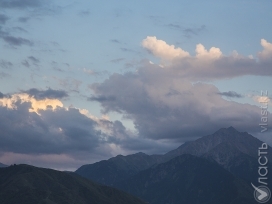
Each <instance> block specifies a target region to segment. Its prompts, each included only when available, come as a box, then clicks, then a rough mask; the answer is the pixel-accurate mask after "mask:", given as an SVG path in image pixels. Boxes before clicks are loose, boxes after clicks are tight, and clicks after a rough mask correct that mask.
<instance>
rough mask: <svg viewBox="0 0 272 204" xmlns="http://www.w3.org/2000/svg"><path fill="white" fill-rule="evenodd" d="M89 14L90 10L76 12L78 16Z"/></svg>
mask: <svg viewBox="0 0 272 204" xmlns="http://www.w3.org/2000/svg"><path fill="white" fill-rule="evenodd" d="M90 14H91V12H90V11H89V10H83V11H80V12H78V15H80V16H89V15H90Z"/></svg>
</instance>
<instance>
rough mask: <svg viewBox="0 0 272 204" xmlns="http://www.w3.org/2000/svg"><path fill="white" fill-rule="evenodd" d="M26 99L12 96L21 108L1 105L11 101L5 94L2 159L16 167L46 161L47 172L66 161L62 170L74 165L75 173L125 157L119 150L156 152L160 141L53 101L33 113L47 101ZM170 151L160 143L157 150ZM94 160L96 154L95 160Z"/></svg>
mask: <svg viewBox="0 0 272 204" xmlns="http://www.w3.org/2000/svg"><path fill="white" fill-rule="evenodd" d="M29 92H33V90H32V91H29ZM34 92H35V93H36V92H37V90H34ZM21 94H22V93H20V94H19V95H16V94H14V95H12V96H10V97H8V98H10V100H11V97H12V101H13V102H12V105H13V106H15V107H16V108H8V107H7V106H5V105H4V104H2V101H1V99H2V98H3V97H6V96H5V95H4V94H2V93H1V92H0V140H1V143H0V158H1V159H4V160H8V161H9V162H11V161H16V163H18V162H20V163H21V162H22V161H24V162H26V163H30V162H31V164H33V165H36V164H41V163H42V162H45V163H47V167H48V166H50V167H52V165H55V163H62V162H63V160H65V162H64V163H63V166H62V168H66V167H67V166H70V164H68V163H70V162H73V163H74V164H73V165H74V166H73V165H71V166H73V168H76V167H78V166H80V165H82V164H86V163H90V162H91V161H93V162H94V161H97V160H100V159H105V158H109V157H111V156H116V155H117V154H120V153H121V152H120V151H118V149H120V148H121V149H122V153H124V151H126V152H133V153H134V152H135V151H137V150H146V151H148V152H150V153H151V152H154V150H155V149H156V148H155V146H156V142H154V141H153V142H152V141H147V142H144V139H143V138H136V137H135V135H133V134H132V133H131V132H130V131H128V130H127V129H126V128H125V127H124V125H123V124H122V123H121V122H120V121H109V120H106V119H93V117H88V116H87V115H85V114H83V113H82V112H81V111H80V110H79V109H76V108H71V107H70V108H65V107H55V108H53V106H54V105H53V104H52V105H50V102H49V101H48V100H46V101H44V103H46V104H47V109H44V108H43V109H39V111H38V113H36V112H31V111H30V110H33V107H35V106H36V105H39V104H40V105H41V104H42V103H43V101H39V103H36V102H31V101H32V99H31V101H27V100H26V98H27V97H25V96H22V98H23V100H21V98H20V95H21ZM8 98H7V99H8ZM7 99H6V100H7ZM4 101H5V100H4ZM54 101H55V100H54ZM54 101H53V102H54ZM53 102H51V103H53ZM104 130H106V131H104ZM132 143H133V144H132ZM166 146H167V145H165V144H157V148H158V147H164V148H165V147H166ZM168 150H169V148H168ZM156 153H157V152H156ZM92 155H95V158H94V159H93V160H92ZM51 159H54V160H55V161H51ZM37 160H38V161H37ZM67 160H68V161H67ZM74 160H77V161H78V162H75V161H74ZM75 163H76V165H75Z"/></svg>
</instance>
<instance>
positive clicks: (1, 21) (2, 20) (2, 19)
mask: <svg viewBox="0 0 272 204" xmlns="http://www.w3.org/2000/svg"><path fill="white" fill-rule="evenodd" d="M8 19H9V17H8V16H6V15H4V14H0V24H5V23H6V21H7V20H8Z"/></svg>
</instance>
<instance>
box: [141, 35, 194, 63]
mask: <svg viewBox="0 0 272 204" xmlns="http://www.w3.org/2000/svg"><path fill="white" fill-rule="evenodd" d="M142 46H143V47H144V48H145V49H147V50H148V51H150V52H151V53H152V54H153V55H154V56H156V57H160V58H162V59H165V60H173V59H174V58H183V57H188V56H189V53H188V52H186V51H184V50H182V49H181V48H175V46H174V45H168V44H167V43H166V42H165V41H163V40H158V39H157V38H156V37H155V36H148V37H147V38H146V39H144V40H143V41H142Z"/></svg>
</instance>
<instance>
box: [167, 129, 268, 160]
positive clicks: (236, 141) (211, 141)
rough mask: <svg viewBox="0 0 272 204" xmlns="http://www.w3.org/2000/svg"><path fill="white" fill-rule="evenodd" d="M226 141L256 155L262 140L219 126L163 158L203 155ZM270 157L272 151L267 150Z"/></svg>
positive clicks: (248, 153) (241, 150)
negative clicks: (218, 128) (209, 133)
mask: <svg viewBox="0 0 272 204" xmlns="http://www.w3.org/2000/svg"><path fill="white" fill-rule="evenodd" d="M222 143H225V144H226V143H228V144H230V146H232V147H234V148H236V149H237V150H238V151H240V152H242V153H244V154H247V155H249V156H251V157H255V158H256V157H258V148H259V147H261V145H262V143H263V142H262V141H260V140H258V139H257V138H255V137H253V136H252V135H250V134H248V133H247V132H239V131H237V130H236V129H235V128H233V127H229V128H221V129H220V130H218V131H216V132H215V133H214V134H211V135H207V136H204V137H201V138H199V139H197V140H195V141H193V142H189V143H185V144H183V145H181V146H180V147H178V148H177V149H175V150H172V151H170V152H168V153H166V154H165V155H164V160H167V159H172V158H174V157H176V156H179V155H181V154H185V153H186V154H192V155H196V156H201V155H204V154H205V153H207V152H209V151H210V150H212V149H213V148H215V147H216V146H217V145H220V144H222ZM269 152H270V153H271V154H269V155H270V157H272V151H271V150H269Z"/></svg>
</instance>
